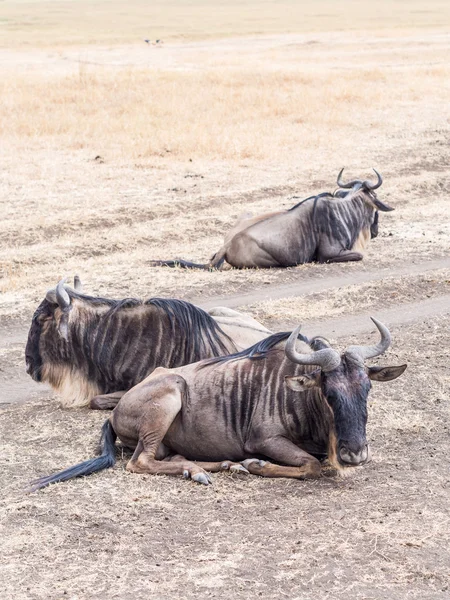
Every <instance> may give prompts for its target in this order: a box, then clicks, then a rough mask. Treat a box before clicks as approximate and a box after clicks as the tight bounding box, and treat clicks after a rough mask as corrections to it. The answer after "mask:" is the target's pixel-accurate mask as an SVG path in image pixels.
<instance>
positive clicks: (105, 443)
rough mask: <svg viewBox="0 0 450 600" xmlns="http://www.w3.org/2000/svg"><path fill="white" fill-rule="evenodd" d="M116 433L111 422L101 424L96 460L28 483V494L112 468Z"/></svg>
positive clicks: (114, 458) (92, 459) (114, 460)
mask: <svg viewBox="0 0 450 600" xmlns="http://www.w3.org/2000/svg"><path fill="white" fill-rule="evenodd" d="M116 438H117V435H116V432H115V431H114V429H113V428H112V425H111V422H110V420H109V419H108V420H107V421H105V422H104V423H103V427H102V436H101V438H100V448H101V452H102V453H101V455H100V456H99V457H98V458H91V459H89V460H85V461H84V462H81V463H78V464H77V465H74V466H73V467H69V468H68V469H64V471H60V472H59V473H55V474H54V475H47V477H40V478H39V479H35V480H34V481H32V482H31V483H30V486H31V487H30V489H29V490H28V491H30V492H36V491H37V490H40V489H41V488H44V487H46V486H47V485H49V484H50V483H58V482H59V481H67V480H68V479H73V478H74V477H83V476H85V475H90V474H91V473H96V472H97V471H102V470H103V469H108V468H110V467H113V466H114V464H115V462H116V456H115V442H116Z"/></svg>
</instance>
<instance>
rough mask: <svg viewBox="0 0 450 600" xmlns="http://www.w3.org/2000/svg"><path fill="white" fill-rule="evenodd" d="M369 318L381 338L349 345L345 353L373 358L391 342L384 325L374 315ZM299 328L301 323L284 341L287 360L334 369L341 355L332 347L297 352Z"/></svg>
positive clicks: (359, 357) (363, 357) (357, 356)
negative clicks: (309, 351) (363, 344)
mask: <svg viewBox="0 0 450 600" xmlns="http://www.w3.org/2000/svg"><path fill="white" fill-rule="evenodd" d="M370 318H371V319H372V321H373V322H374V323H375V325H376V328H377V329H378V331H379V332H380V336H381V340H380V341H379V342H378V344H376V345H375V346H349V347H348V348H347V350H346V353H347V354H352V355H353V356H354V357H355V358H357V359H358V360H361V361H364V360H366V359H368V358H375V356H379V355H380V354H383V352H386V350H387V349H388V348H389V346H390V344H391V334H390V333H389V329H388V328H387V327H386V325H383V323H381V321H378V320H377V319H375V318H374V317H370ZM300 328H301V325H299V326H298V327H297V329H295V330H294V331H293V332H292V333H291V335H290V336H289V339H288V341H287V342H286V347H285V353H286V356H287V357H288V358H289V360H291V361H292V362H294V363H297V364H299V365H317V366H319V367H320V368H321V369H322V371H324V372H325V373H326V372H327V371H332V370H333V369H336V368H337V367H338V366H339V365H340V364H341V357H340V355H339V353H338V352H337V351H336V350H334V349H333V348H323V349H322V350H317V351H316V352H312V353H310V354H302V353H300V352H297V350H296V349H295V344H296V342H297V338H298V334H299V333H300Z"/></svg>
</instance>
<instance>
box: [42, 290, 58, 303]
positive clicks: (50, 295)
mask: <svg viewBox="0 0 450 600" xmlns="http://www.w3.org/2000/svg"><path fill="white" fill-rule="evenodd" d="M45 299H46V300H48V301H49V302H51V303H52V304H58V301H57V299H56V290H48V292H47V293H46V294H45Z"/></svg>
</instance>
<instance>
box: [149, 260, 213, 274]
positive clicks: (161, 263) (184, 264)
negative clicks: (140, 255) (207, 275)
mask: <svg viewBox="0 0 450 600" xmlns="http://www.w3.org/2000/svg"><path fill="white" fill-rule="evenodd" d="M150 266H151V267H173V268H174V267H179V268H180V269H202V270H203V271H212V270H214V267H212V266H211V265H210V264H200V263H194V262H190V261H189V260H183V259H182V258H176V259H175V260H151V261H150Z"/></svg>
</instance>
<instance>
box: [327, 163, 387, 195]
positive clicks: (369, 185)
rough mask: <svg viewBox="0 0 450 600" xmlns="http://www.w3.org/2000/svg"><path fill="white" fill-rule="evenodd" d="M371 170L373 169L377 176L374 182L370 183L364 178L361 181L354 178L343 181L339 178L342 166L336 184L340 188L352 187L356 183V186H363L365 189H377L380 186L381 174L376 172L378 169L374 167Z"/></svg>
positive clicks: (342, 170) (381, 181)
mask: <svg viewBox="0 0 450 600" xmlns="http://www.w3.org/2000/svg"><path fill="white" fill-rule="evenodd" d="M373 170H374V171H375V175H376V176H377V179H378V180H377V182H376V183H372V182H370V181H369V180H368V179H366V180H365V181H361V179H354V180H353V181H349V182H347V183H344V182H343V181H342V180H341V177H342V173H343V172H344V168H342V169H341V170H340V171H339V175H338V178H337V184H338V186H339V187H340V188H344V189H349V188H352V187H354V186H355V185H357V186H361V187H365V188H366V189H367V190H377V189H378V188H379V187H380V185H381V184H382V183H383V178H382V177H381V175H380V174H379V173H378V171H377V170H376V169H373Z"/></svg>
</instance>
